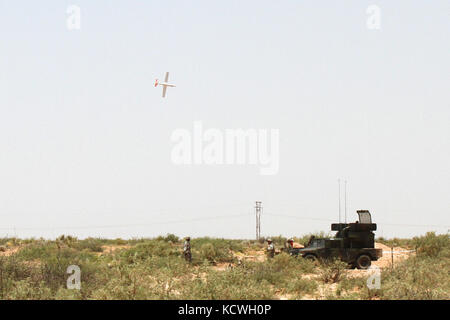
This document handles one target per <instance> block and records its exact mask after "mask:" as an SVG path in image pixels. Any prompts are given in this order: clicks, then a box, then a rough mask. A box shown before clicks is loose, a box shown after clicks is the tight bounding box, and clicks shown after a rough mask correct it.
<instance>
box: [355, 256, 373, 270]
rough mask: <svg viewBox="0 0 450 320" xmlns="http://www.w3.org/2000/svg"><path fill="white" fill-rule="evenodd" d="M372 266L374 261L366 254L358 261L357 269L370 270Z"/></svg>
mask: <svg viewBox="0 0 450 320" xmlns="http://www.w3.org/2000/svg"><path fill="white" fill-rule="evenodd" d="M371 264H372V259H370V257H369V256H368V255H366V254H362V255H360V256H359V257H358V259H356V267H357V268H358V269H363V270H366V269H369V267H370V265H371Z"/></svg>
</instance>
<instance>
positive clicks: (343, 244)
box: [289, 210, 383, 269]
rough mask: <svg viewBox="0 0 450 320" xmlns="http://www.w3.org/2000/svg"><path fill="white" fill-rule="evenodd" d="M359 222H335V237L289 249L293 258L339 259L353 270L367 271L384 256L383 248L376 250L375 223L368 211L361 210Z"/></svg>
mask: <svg viewBox="0 0 450 320" xmlns="http://www.w3.org/2000/svg"><path fill="white" fill-rule="evenodd" d="M357 213H358V216H359V221H356V222H354V223H333V224H332V225H331V230H332V231H337V233H336V235H335V237H334V238H326V239H318V238H314V237H311V239H310V240H309V242H308V243H307V244H306V245H305V247H304V248H301V249H295V248H294V249H290V250H289V253H290V254H291V255H294V256H302V257H303V258H305V259H311V260H318V259H319V260H323V259H333V258H338V259H341V260H342V261H344V262H347V263H348V264H349V266H350V267H351V268H355V267H356V268H358V269H368V268H369V267H370V265H371V263H372V261H376V260H378V259H379V258H380V257H382V255H383V251H382V249H375V234H374V233H373V231H375V230H376V229H377V225H376V223H372V217H371V215H370V212H369V211H368V210H358V211H357Z"/></svg>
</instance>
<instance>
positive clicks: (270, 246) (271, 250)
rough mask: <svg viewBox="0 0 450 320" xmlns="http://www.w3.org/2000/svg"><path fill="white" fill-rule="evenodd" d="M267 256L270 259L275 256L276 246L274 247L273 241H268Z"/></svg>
mask: <svg viewBox="0 0 450 320" xmlns="http://www.w3.org/2000/svg"><path fill="white" fill-rule="evenodd" d="M267 256H268V257H269V258H273V257H274V256H275V246H274V245H273V242H272V239H267Z"/></svg>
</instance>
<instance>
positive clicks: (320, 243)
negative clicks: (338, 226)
mask: <svg viewBox="0 0 450 320" xmlns="http://www.w3.org/2000/svg"><path fill="white" fill-rule="evenodd" d="M309 247H310V248H322V247H325V239H314V240H313V241H311V243H310V245H309Z"/></svg>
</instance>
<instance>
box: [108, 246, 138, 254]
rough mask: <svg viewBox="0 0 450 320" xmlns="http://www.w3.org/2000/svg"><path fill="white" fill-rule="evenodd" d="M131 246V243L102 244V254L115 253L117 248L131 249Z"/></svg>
mask: <svg viewBox="0 0 450 320" xmlns="http://www.w3.org/2000/svg"><path fill="white" fill-rule="evenodd" d="M129 248H131V246H130V245H126V244H124V245H105V246H102V249H103V252H101V254H108V253H113V252H114V251H117V250H123V249H129Z"/></svg>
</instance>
